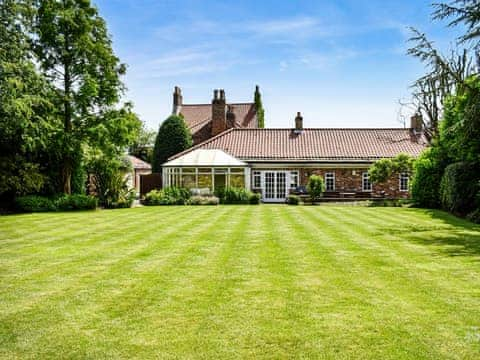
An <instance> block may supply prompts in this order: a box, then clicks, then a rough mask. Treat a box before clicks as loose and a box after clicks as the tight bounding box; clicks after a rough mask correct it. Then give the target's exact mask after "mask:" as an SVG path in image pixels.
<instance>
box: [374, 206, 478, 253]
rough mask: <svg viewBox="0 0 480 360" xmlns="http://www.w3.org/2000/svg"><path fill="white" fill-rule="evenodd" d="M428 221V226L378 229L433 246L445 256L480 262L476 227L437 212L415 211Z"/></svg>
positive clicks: (465, 221)
mask: <svg viewBox="0 0 480 360" xmlns="http://www.w3.org/2000/svg"><path fill="white" fill-rule="evenodd" d="M418 211H419V212H420V213H421V214H425V215H426V216H429V217H430V218H432V224H431V226H430V225H415V224H412V225H408V226H405V227H403V228H401V229H400V228H391V227H386V228H382V229H381V231H382V232H384V233H387V234H395V235H397V236H399V237H400V238H401V239H404V240H408V241H411V242H413V243H416V244H420V245H425V246H436V247H437V248H438V249H439V251H440V252H441V253H442V254H446V255H448V256H472V257H476V258H477V257H478V260H479V261H480V225H477V224H474V223H472V222H469V221H467V220H465V219H461V218H458V217H456V216H453V215H451V214H448V213H446V212H443V211H440V210H418Z"/></svg>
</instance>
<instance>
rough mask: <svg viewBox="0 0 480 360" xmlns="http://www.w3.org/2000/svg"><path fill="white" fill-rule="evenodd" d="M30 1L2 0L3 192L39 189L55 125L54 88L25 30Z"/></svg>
mask: <svg viewBox="0 0 480 360" xmlns="http://www.w3.org/2000/svg"><path fill="white" fill-rule="evenodd" d="M28 10H29V8H28V6H27V4H24V3H21V2H18V1H14V0H4V1H2V2H0V195H2V198H3V199H4V201H11V200H12V198H13V196H18V195H24V194H28V193H31V192H35V191H39V190H40V189H41V188H42V186H43V184H44V182H45V180H46V176H45V174H44V172H43V168H42V165H41V164H39V163H38V161H37V160H38V156H39V153H40V152H42V151H45V150H46V148H47V145H48V144H49V143H50V141H51V133H52V132H53V131H54V130H55V129H56V125H57V124H56V123H55V117H54V116H51V114H53V113H54V107H53V105H52V103H51V101H50V100H51V99H52V97H53V96H52V95H53V94H52V89H51V88H50V86H49V85H48V83H47V82H46V80H45V79H44V78H43V77H42V76H41V75H40V74H39V73H38V72H37V71H36V68H35V65H34V63H33V61H32V53H31V48H30V46H29V42H28V38H27V37H26V36H25V33H26V32H27V30H26V29H25V27H26V25H27V22H26V17H25V14H26V13H27V12H28Z"/></svg>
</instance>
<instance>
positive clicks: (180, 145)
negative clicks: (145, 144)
mask: <svg viewBox="0 0 480 360" xmlns="http://www.w3.org/2000/svg"><path fill="white" fill-rule="evenodd" d="M190 146H192V134H191V133H190V130H189V129H188V127H187V125H186V124H185V120H183V118H182V117H181V116H177V115H171V116H170V117H168V118H167V119H166V120H165V121H164V122H163V123H162V125H160V129H159V130H158V134H157V138H156V139H155V148H154V149H153V162H152V171H153V172H160V171H161V170H162V164H163V163H164V162H165V161H167V159H168V158H169V157H170V156H173V155H175V154H178V153H179V152H181V151H183V150H186V149H188V148H189V147H190Z"/></svg>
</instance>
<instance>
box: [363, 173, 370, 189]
mask: <svg viewBox="0 0 480 360" xmlns="http://www.w3.org/2000/svg"><path fill="white" fill-rule="evenodd" d="M362 191H372V183H371V182H370V175H369V174H368V172H364V173H363V174H362Z"/></svg>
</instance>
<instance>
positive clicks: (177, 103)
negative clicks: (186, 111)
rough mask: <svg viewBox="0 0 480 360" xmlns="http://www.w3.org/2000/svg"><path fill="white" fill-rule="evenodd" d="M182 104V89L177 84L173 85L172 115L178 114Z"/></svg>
mask: <svg viewBox="0 0 480 360" xmlns="http://www.w3.org/2000/svg"><path fill="white" fill-rule="evenodd" d="M182 105H183V96H182V90H181V89H180V88H179V87H178V86H175V88H174V89H173V110H172V114H174V115H178V114H180V111H181V109H182Z"/></svg>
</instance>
